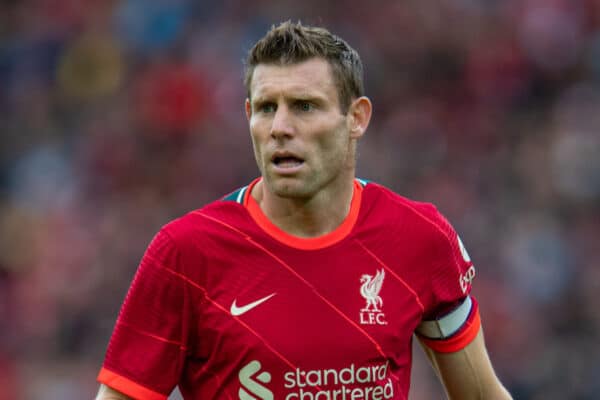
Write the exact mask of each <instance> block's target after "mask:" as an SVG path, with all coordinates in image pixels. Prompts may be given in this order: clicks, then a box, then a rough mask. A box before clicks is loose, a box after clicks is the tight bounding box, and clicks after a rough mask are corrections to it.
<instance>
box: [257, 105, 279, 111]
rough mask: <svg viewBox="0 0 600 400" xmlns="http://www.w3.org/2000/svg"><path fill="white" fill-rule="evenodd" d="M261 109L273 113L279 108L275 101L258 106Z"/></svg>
mask: <svg viewBox="0 0 600 400" xmlns="http://www.w3.org/2000/svg"><path fill="white" fill-rule="evenodd" d="M258 109H259V111H261V112H264V113H272V112H275V111H276V110H277V107H276V106H275V104H273V103H264V104H260V105H259V106H258Z"/></svg>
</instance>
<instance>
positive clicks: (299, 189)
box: [269, 179, 310, 198]
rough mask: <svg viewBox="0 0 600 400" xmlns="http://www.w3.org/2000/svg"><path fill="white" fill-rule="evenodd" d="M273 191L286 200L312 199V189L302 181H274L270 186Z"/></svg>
mask: <svg viewBox="0 0 600 400" xmlns="http://www.w3.org/2000/svg"><path fill="white" fill-rule="evenodd" d="M269 187H270V189H271V191H272V192H273V193H274V194H275V195H277V196H279V197H285V198H304V197H310V189H309V188H308V187H307V185H306V183H304V182H302V181H301V180H296V181H294V182H291V180H289V179H274V180H273V181H271V184H270V185H269Z"/></svg>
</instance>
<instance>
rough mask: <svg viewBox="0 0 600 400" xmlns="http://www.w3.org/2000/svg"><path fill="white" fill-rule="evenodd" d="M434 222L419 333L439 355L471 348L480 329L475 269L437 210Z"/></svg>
mask: <svg viewBox="0 0 600 400" xmlns="http://www.w3.org/2000/svg"><path fill="white" fill-rule="evenodd" d="M433 217H434V218H435V219H433V220H434V221H435V222H436V223H435V227H436V231H437V233H434V234H433V235H432V240H431V242H430V248H429V252H430V254H431V262H430V275H429V288H430V293H428V296H427V298H428V299H429V301H428V302H427V306H426V309H425V312H424V319H423V321H422V323H421V325H420V326H419V327H418V328H417V330H416V332H417V334H419V335H420V336H421V339H422V341H424V342H425V344H427V345H428V346H429V347H431V348H433V349H434V350H436V351H440V352H453V351H458V350H460V349H462V348H464V347H465V346H466V345H468V344H469V343H470V342H471V341H472V340H473V339H474V338H475V336H476V335H477V333H478V331H479V327H480V320H479V311H478V305H477V301H476V300H475V299H474V298H472V297H471V296H470V293H471V284H472V281H473V279H474V277H475V266H474V265H473V262H472V260H471V258H470V256H469V253H468V252H467V250H466V248H465V246H464V244H463V242H462V240H461V239H460V237H459V236H458V234H457V233H456V231H455V230H454V228H453V227H452V226H451V225H450V223H449V222H448V221H447V220H446V218H444V217H443V216H442V215H441V214H440V213H439V212H437V210H436V211H435V213H434V215H433Z"/></svg>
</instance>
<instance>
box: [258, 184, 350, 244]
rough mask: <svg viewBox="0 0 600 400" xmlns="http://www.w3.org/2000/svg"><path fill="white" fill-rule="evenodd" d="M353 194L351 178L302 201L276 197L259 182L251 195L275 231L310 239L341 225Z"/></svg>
mask: <svg viewBox="0 0 600 400" xmlns="http://www.w3.org/2000/svg"><path fill="white" fill-rule="evenodd" d="M353 193H354V178H351V179H347V180H344V181H342V182H340V183H338V184H337V185H331V187H328V188H326V189H324V190H321V191H319V192H318V193H317V194H315V195H314V196H312V197H309V198H301V199H297V198H285V197H280V196H277V195H276V194H274V193H272V192H270V191H269V189H268V187H267V185H265V183H264V181H263V180H261V181H260V182H258V183H257V184H256V185H255V186H254V188H253V190H252V193H251V195H252V196H253V197H254V199H255V200H256V202H257V203H258V205H259V206H260V208H261V210H262V212H263V213H264V214H265V215H266V216H267V218H269V220H270V221H271V222H272V223H273V224H274V225H276V226H277V227H278V228H280V229H281V230H283V231H284V232H286V233H289V234H290V235H294V236H298V237H303V238H312V237H318V236H322V235H325V234H327V233H330V232H332V231H334V230H335V229H336V228H337V227H338V226H340V225H341V223H342V222H343V221H344V219H345V218H346V217H347V215H348V213H349V212H350V204H351V202H352V196H353Z"/></svg>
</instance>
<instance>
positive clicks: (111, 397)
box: [96, 384, 131, 400]
mask: <svg viewBox="0 0 600 400" xmlns="http://www.w3.org/2000/svg"><path fill="white" fill-rule="evenodd" d="M96 400H131V397H128V396H126V395H124V394H123V393H121V392H117V391H116V390H114V389H113V388H111V387H110V386H106V385H105V384H101V385H100V389H99V390H98V394H97V395H96Z"/></svg>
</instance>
